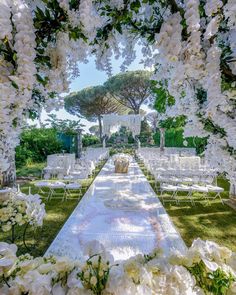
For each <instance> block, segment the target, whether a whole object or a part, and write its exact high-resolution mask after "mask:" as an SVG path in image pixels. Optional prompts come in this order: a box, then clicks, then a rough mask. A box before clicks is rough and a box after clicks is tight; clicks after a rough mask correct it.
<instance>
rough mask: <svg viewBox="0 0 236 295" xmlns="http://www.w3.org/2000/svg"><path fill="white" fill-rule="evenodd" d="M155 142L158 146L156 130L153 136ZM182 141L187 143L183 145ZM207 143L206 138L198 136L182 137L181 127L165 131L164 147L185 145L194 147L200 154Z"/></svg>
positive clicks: (158, 139) (158, 135) (158, 137)
mask: <svg viewBox="0 0 236 295" xmlns="http://www.w3.org/2000/svg"><path fill="white" fill-rule="evenodd" d="M153 139H154V141H155V144H156V145H158V146H160V132H156V133H155V134H154V136H153ZM184 141H186V142H187V145H184ZM206 144H207V139H206V138H199V137H188V138H184V137H183V128H178V129H169V130H166V131H165V146H166V147H180V148H181V147H187V148H196V151H197V154H201V153H202V152H203V151H204V150H205V146H206Z"/></svg>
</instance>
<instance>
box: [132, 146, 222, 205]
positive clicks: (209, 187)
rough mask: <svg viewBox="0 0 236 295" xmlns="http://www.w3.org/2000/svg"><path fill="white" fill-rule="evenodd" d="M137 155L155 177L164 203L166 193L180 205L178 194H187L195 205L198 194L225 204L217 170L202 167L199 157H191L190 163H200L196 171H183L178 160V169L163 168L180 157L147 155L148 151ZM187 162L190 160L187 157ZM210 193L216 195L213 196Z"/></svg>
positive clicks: (206, 166) (176, 162) (205, 166)
mask: <svg viewBox="0 0 236 295" xmlns="http://www.w3.org/2000/svg"><path fill="white" fill-rule="evenodd" d="M136 155H137V156H138V158H139V160H141V161H142V162H143V163H144V165H145V167H146V169H147V171H148V174H150V175H152V176H153V177H154V179H155V186H156V189H157V190H159V191H160V196H161V199H162V200H163V202H165V200H166V198H163V195H164V193H168V194H170V196H171V200H173V199H174V200H175V201H176V203H178V202H179V197H178V193H179V192H185V193H186V196H187V198H188V199H189V201H190V202H191V203H192V204H194V200H193V198H192V196H193V193H195V192H198V193H201V195H202V197H203V198H205V199H208V198H211V199H215V198H217V197H219V198H220V200H221V202H222V203H223V201H222V199H221V196H220V194H221V193H222V192H223V191H224V189H223V188H221V187H219V186H217V181H216V180H217V178H216V176H217V172H216V170H215V169H211V168H210V167H209V166H208V165H206V164H204V165H202V164H201V163H200V161H199V159H198V158H197V157H189V161H191V160H194V161H195V163H199V165H198V164H197V165H196V169H183V168H182V167H181V166H178V163H179V161H178V160H176V161H174V162H175V164H176V168H173V166H174V165H173V166H172V168H168V169H167V168H166V166H164V167H163V163H165V162H166V161H168V159H169V161H170V163H171V161H172V164H173V159H177V158H178V156H176V155H174V156H171V155H170V156H169V157H167V156H164V157H163V156H162V155H156V154H153V153H152V154H150V153H147V154H146V151H141V152H140V151H139V152H138V153H137V154H136ZM158 157H159V158H158ZM180 158H181V157H180ZM185 160H186V161H187V160H188V159H187V157H186V159H185ZM197 167H198V169H197ZM181 168H182V169H181ZM213 183H214V185H213ZM210 193H212V194H214V195H213V196H212V194H210ZM185 201H186V198H185Z"/></svg>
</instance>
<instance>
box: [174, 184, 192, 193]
mask: <svg viewBox="0 0 236 295" xmlns="http://www.w3.org/2000/svg"><path fill="white" fill-rule="evenodd" d="M177 190H178V191H182V192H189V191H191V190H192V188H191V186H188V185H184V184H182V185H178V186H177Z"/></svg>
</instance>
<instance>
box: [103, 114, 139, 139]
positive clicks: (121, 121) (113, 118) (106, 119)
mask: <svg viewBox="0 0 236 295" xmlns="http://www.w3.org/2000/svg"><path fill="white" fill-rule="evenodd" d="M119 126H124V127H127V128H128V129H129V130H130V131H131V132H132V135H133V137H135V136H137V135H139V134H140V130H141V116H140V115H133V114H132V115H117V114H109V115H103V135H107V136H108V137H110V136H111V134H112V133H114V132H116V131H117V129H118V127H119Z"/></svg>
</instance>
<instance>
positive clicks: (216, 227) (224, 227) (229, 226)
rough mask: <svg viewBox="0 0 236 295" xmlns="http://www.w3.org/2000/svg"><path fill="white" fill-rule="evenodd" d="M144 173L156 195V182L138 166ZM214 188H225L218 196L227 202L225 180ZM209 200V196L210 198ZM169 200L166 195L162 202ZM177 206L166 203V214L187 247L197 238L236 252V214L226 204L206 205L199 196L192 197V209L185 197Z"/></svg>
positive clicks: (222, 179)
mask: <svg viewBox="0 0 236 295" xmlns="http://www.w3.org/2000/svg"><path fill="white" fill-rule="evenodd" d="M140 168H141V169H142V171H143V173H144V174H145V175H146V176H147V177H148V180H149V183H150V185H151V186H152V188H153V189H154V191H155V192H156V194H157V196H158V195H159V193H158V192H157V191H156V188H155V186H154V184H155V180H154V178H153V177H152V176H150V175H147V170H146V169H145V168H144V166H143V164H140ZM217 184H218V185H219V186H221V187H223V188H224V190H225V192H224V193H222V194H221V196H222V198H223V199H228V198H229V183H228V181H227V180H226V179H224V178H218V180H217ZM211 196H212V195H211ZM167 199H168V200H169V199H170V195H167V194H165V196H164V201H166V200H167ZM179 199H180V203H179V204H177V205H176V203H175V200H171V201H170V202H165V203H164V204H163V206H164V207H165V209H166V211H167V213H168V214H169V215H170V217H171V219H172V221H173V223H174V224H175V226H176V228H177V229H178V230H179V232H180V234H181V236H182V238H183V240H184V241H185V243H186V245H187V246H190V245H191V244H192V241H193V240H194V239H196V238H197V237H200V238H201V239H203V240H212V241H215V242H217V243H219V244H221V245H224V246H227V247H229V248H230V249H231V250H233V251H236V230H235V226H236V211H234V210H233V209H231V208H230V207H229V206H227V205H226V204H225V205H223V204H222V203H221V201H220V199H215V200H211V199H210V200H209V202H206V201H205V200H204V199H203V198H202V196H201V194H198V193H195V194H194V197H193V199H194V202H195V206H193V205H191V203H190V202H185V201H186V195H184V194H181V196H179Z"/></svg>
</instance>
